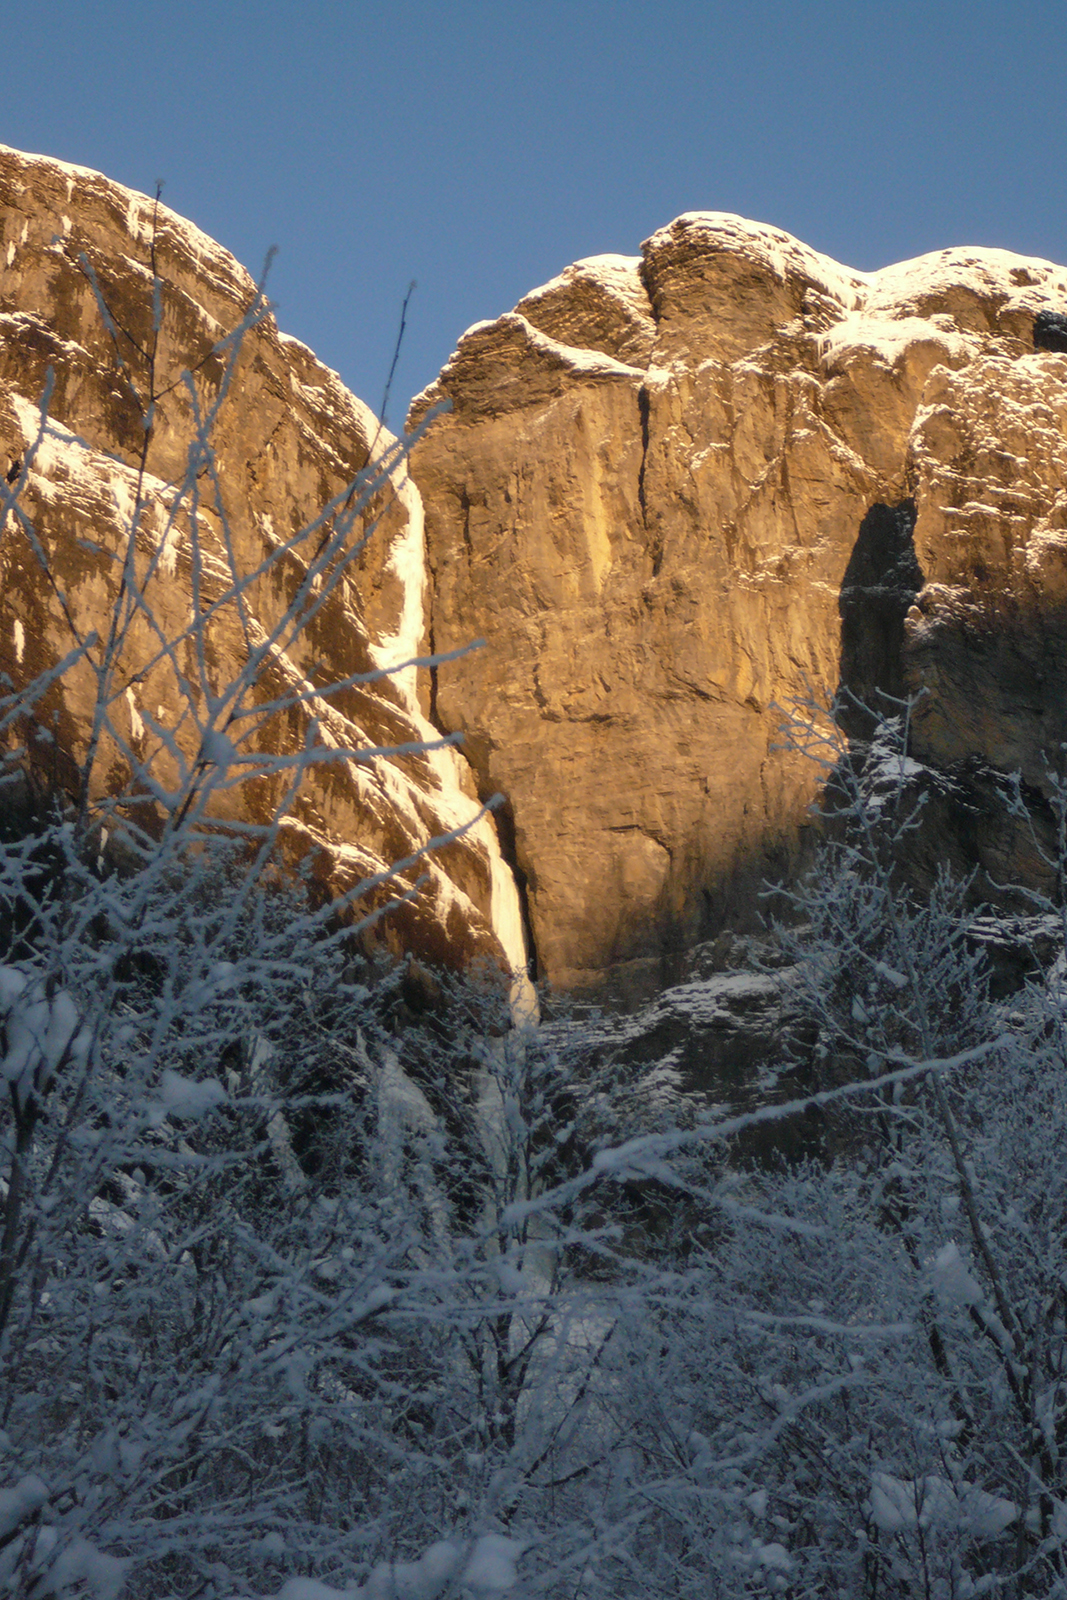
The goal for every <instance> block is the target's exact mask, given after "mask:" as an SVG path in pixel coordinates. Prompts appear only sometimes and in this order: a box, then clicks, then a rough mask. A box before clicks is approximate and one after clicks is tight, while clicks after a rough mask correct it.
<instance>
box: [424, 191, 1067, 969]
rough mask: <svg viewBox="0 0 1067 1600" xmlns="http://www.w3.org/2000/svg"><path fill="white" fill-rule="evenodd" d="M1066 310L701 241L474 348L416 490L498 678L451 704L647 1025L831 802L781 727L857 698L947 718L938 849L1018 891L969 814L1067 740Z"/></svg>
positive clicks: (558, 905)
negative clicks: (677, 967) (898, 703)
mask: <svg viewBox="0 0 1067 1600" xmlns="http://www.w3.org/2000/svg"><path fill="white" fill-rule="evenodd" d="M1064 311H1067V270H1065V269H1063V268H1061V267H1057V266H1054V265H1051V264H1050V263H1048V262H1044V261H1031V260H1024V259H1022V258H1020V257H1017V256H1014V255H1011V254H1009V253H1007V252H1004V251H998V250H986V249H958V250H945V251H941V252H939V253H937V254H934V255H930V256H925V257H922V258H920V259H919V260H916V261H911V262H905V263H903V264H901V265H898V266H893V267H888V268H886V269H884V270H883V271H880V272H876V273H870V274H865V273H861V272H855V271H852V270H851V269H849V268H847V267H843V266H840V265H838V263H836V262H834V261H831V260H828V259H827V258H826V257H824V256H820V255H818V254H816V253H815V252H814V251H812V250H810V249H808V248H806V247H805V246H804V245H802V244H800V243H798V242H797V241H796V240H795V239H792V238H790V237H789V236H788V235H786V234H783V233H780V232H778V231H776V230H774V229H772V228H767V227H762V226H760V225H758V224H754V223H750V222H745V221H743V220H742V219H740V218H738V217H734V216H727V215H721V214H693V215H687V216H683V217H680V218H679V219H678V220H677V221H676V222H674V223H672V224H671V225H670V226H669V227H667V228H664V229H663V230H662V231H660V232H659V233H657V234H655V235H654V236H653V237H652V238H651V239H650V240H648V241H647V243H646V244H645V245H644V247H643V253H642V255H641V257H640V258H633V259H630V258H623V257H616V256H604V257H595V258H593V259H591V260H589V261H583V262H579V263H577V264H576V265H575V266H572V267H569V268H568V269H567V270H566V271H565V272H564V273H563V274H562V276H561V277H559V278H558V279H556V280H554V281H553V282H552V283H550V284H548V285H547V286H545V287H544V288H542V289H539V290H536V291H535V292H533V293H531V294H530V295H528V296H527V297H526V298H525V299H524V300H523V301H521V302H520V304H519V305H518V306H517V307H516V309H515V311H514V312H512V313H509V314H508V315H506V316H503V317H501V318H499V319H498V320H497V321H495V322H487V323H481V324H478V325H477V326H475V327H474V328H472V329H471V330H470V331H469V332H468V333H467V334H465V335H464V337H463V338H462V340H461V341H460V343H459V346H458V349H457V350H456V353H455V355H454V356H453V357H452V359H451V361H450V362H449V363H448V365H447V366H446V368H445V369H444V371H443V372H442V374H441V377H440V379H439V381H438V382H437V384H435V385H434V386H433V387H432V388H431V389H430V390H429V391H427V392H426V393H425V394H424V395H423V396H421V397H420V398H419V399H418V400H417V401H416V402H415V404H414V406H413V409H412V413H411V421H412V423H417V422H419V420H420V419H421V418H422V417H424V416H425V414H426V412H427V409H428V407H430V406H431V405H432V404H434V403H435V402H437V401H439V400H440V399H442V398H447V399H448V400H450V401H451V412H450V414H449V415H447V416H445V417H442V418H441V419H440V420H438V421H437V422H435V423H434V425H433V426H432V428H431V429H430V431H429V433H428V434H427V436H426V438H425V439H424V440H422V441H421V442H420V443H419V444H418V446H417V448H416V450H415V454H414V458H413V474H414V476H415V478H416V481H417V482H418V485H419V487H420V490H421V492H422V495H423V499H424V502H425V505H426V527H427V547H428V556H429V564H430V572H431V583H432V601H431V608H430V613H429V617H430V627H429V635H428V637H429V639H430V641H431V643H432V646H433V647H434V648H435V649H437V650H448V649H451V648H452V647H453V646H454V645H456V644H458V643H460V642H461V641H462V640H463V639H464V638H466V637H469V636H470V634H471V633H477V634H479V635H484V636H485V637H486V639H487V640H488V648H487V649H486V650H485V651H483V652H481V653H480V654H479V655H478V656H477V657H476V658H473V659H472V660H471V661H470V663H469V664H468V665H467V667H466V668H465V670H464V671H463V672H462V673H457V674H452V675H451V676H449V677H448V678H447V680H446V679H443V678H442V680H441V682H440V683H438V684H437V686H436V692H435V695H434V701H433V705H432V707H431V708H430V709H431V713H432V715H433V717H434V719H435V720H436V722H437V724H438V725H439V726H440V727H442V728H447V729H450V730H451V729H462V730H464V732H465V733H466V735H467V749H468V753H469V754H470V756H471V759H472V761H473V763H474V766H475V769H476V772H477V776H478V782H479V786H480V788H481V789H482V790H483V792H489V791H491V790H494V789H500V790H502V791H503V792H504V793H505V794H506V795H507V797H508V802H509V815H508V819H507V821H508V825H509V827H510V830H511V835H512V841H511V848H512V850H513V854H514V859H515V862H516V866H517V869H518V871H519V874H520V876H521V880H522V881H523V883H524V886H525V893H526V898H527V905H528V914H529V919H530V925H531V928H532V934H533V940H534V943H535V946H536V952H537V958H538V961H539V964H540V969H541V971H542V972H544V973H546V974H547V975H548V977H549V978H551V979H552V980H553V981H555V982H556V983H559V984H563V985H565V986H570V987H579V986H596V987H599V988H601V989H603V988H605V987H607V988H608V989H611V988H612V987H614V988H615V989H616V990H617V991H621V992H622V993H624V994H627V995H629V996H630V997H633V996H634V995H636V994H639V993H640V992H641V991H642V990H644V991H646V992H647V991H648V990H649V989H654V988H655V987H657V986H658V985H659V984H661V983H662V982H663V981H664V980H665V978H669V977H670V975H671V972H672V965H673V959H674V957H675V955H676V953H677V952H678V951H679V950H683V949H685V948H686V947H688V946H691V945H692V944H693V943H694V942H695V941H697V940H699V939H701V938H703V937H707V936H708V935H709V934H711V933H712V932H714V931H715V930H716V929H718V928H720V927H722V926H723V925H726V924H729V925H732V926H733V927H735V928H740V929H744V928H745V927H747V926H752V925H753V924H754V923H755V921H756V920H757V917H758V900H757V895H758V890H759V886H760V884H761V882H762V881H763V880H764V879H766V878H768V877H775V876H778V875H780V874H781V872H782V871H783V870H785V869H787V868H788V866H789V864H790V862H791V861H793V860H795V859H796V855H797V852H798V850H800V849H801V848H802V843H803V834H804V829H805V824H806V817H807V808H808V807H809V805H810V803H811V801H812V800H813V798H814V796H815V794H816V791H817V786H818V782H819V773H818V771H817V770H816V769H815V768H814V767H813V766H812V765H811V764H810V763H809V762H808V761H806V760H805V759H804V758H803V757H802V756H800V755H798V754H797V753H796V752H795V751H793V750H789V749H783V748H781V744H780V739H779V727H780V724H781V721H782V713H781V710H780V708H781V707H783V706H787V705H789V704H790V703H791V702H793V701H796V700H804V699H805V698H808V697H814V698H815V699H816V700H821V701H822V702H823V703H824V704H825V702H826V700H827V698H828V697H831V696H834V695H835V694H837V693H838V691H839V690H841V689H845V690H848V691H850V692H851V693H852V694H853V695H854V696H856V697H857V698H858V699H860V700H862V701H866V702H868V703H879V702H880V703H881V704H882V705H885V704H886V703H887V702H885V701H884V700H881V701H880V697H881V696H883V695H891V696H901V695H903V694H905V693H908V694H914V693H916V692H918V691H919V690H922V691H924V692H923V695H922V698H921V699H920V701H919V702H918V705H917V708H916V712H915V718H914V727H913V733H912V750H913V753H914V755H915V756H916V757H917V758H918V760H919V761H921V762H923V763H927V764H929V765H930V766H932V767H934V768H937V769H939V770H941V771H942V772H943V773H945V774H947V775H948V776H949V777H950V778H951V782H952V784H953V785H954V786H955V787H954V789H953V791H952V792H953V794H954V795H955V796H956V800H957V801H958V802H959V803H955V802H953V803H950V804H948V805H947V806H945V807H943V808H942V811H941V813H940V822H939V828H940V833H939V835H938V838H937V839H936V840H935V841H934V844H933V846H932V848H933V850H934V853H935V854H936V853H937V852H938V851H943V853H944V854H945V856H946V857H947V858H950V859H952V860H953V861H954V863H955V864H957V865H961V866H967V865H969V864H972V863H974V862H976V861H977V862H978V863H979V864H981V865H984V866H986V867H988V868H989V870H990V872H991V873H992V874H993V875H994V876H995V875H998V874H999V875H1000V876H1003V874H1004V873H1005V872H1008V871H1013V870H1016V869H1017V868H1018V867H1019V857H1020V853H1022V854H1023V855H1025V852H1026V849H1027V844H1026V839H1025V838H1024V837H1023V835H1021V834H1020V833H1019V831H1018V830H1015V831H1014V832H1012V830H1011V829H1010V828H1009V829H1007V831H1005V829H1004V828H997V827H993V826H989V827H984V826H976V825H975V822H974V818H975V817H976V816H977V815H979V813H980V811H981V806H982V797H983V795H984V794H985V793H986V791H988V789H989V786H990V784H991V783H992V784H993V785H994V787H995V783H996V774H997V773H998V772H1002V771H1010V770H1013V769H1021V770H1022V772H1023V774H1024V778H1025V779H1026V781H1027V783H1028V784H1029V785H1030V786H1031V788H1032V791H1033V792H1034V793H1035V794H1036V795H1037V796H1038V797H1040V794H1041V791H1042V790H1043V789H1047V785H1048V774H1047V771H1046V767H1045V758H1046V755H1047V754H1050V753H1053V752H1055V751H1056V749H1057V747H1058V745H1059V744H1060V743H1061V742H1062V741H1063V740H1064V739H1065V738H1067V709H1065V708H1067V696H1065V693H1064V690H1065V689H1067V681H1065V674H1067V653H1065V649H1064V646H1065V644H1067V609H1065V601H1067V321H1065V319H1064V316H1063V313H1064ZM854 721H855V731H857V732H862V724H863V718H862V716H861V715H860V714H859V713H858V712H857V713H854ZM983 786H984V787H983ZM972 801H973V803H972ZM1025 831H1026V830H1023V834H1025ZM1029 865H1030V866H1031V867H1033V866H1034V863H1033V861H1031V862H1030V863H1029ZM1024 866H1025V863H1024Z"/></svg>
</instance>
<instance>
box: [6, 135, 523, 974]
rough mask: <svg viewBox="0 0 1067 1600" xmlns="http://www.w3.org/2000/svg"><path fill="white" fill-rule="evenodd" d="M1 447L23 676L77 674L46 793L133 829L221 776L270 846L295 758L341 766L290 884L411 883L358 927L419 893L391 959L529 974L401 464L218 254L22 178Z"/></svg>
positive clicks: (69, 176) (21, 165) (131, 212)
mask: <svg viewBox="0 0 1067 1600" xmlns="http://www.w3.org/2000/svg"><path fill="white" fill-rule="evenodd" d="M235 330H243V331H242V332H241V333H240V336H239V338H236V339H235V338H233V337H232V335H233V334H234V331H235ZM0 447H2V451H3V453H2V454H0V469H2V470H3V471H4V472H5V473H6V478H7V491H6V492H7V497H8V504H7V507H6V514H5V524H4V531H3V539H2V541H0V567H2V587H0V671H2V672H4V673H6V675H7V680H8V681H9V683H11V684H13V685H14V686H15V687H16V689H18V688H19V686H21V685H23V684H27V683H30V682H32V681H34V680H38V681H41V679H42V675H47V674H49V673H50V672H51V673H54V679H53V681H51V683H50V684H48V685H47V686H46V687H45V689H44V690H43V692H42V693H41V694H40V695H39V696H38V698H37V701H36V703H35V706H34V707H33V711H32V715H30V716H29V717H24V718H22V719H21V721H20V723H19V725H18V727H17V728H16V727H14V726H13V725H12V726H8V728H7V733H8V735H9V738H11V737H13V738H17V739H22V740H24V741H25V743H26V748H27V751H28V754H27V757H26V759H27V761H28V762H29V763H30V765H31V766H33V765H36V767H37V769H38V772H39V773H40V774H42V775H43V776H44V777H45V779H46V781H47V782H48V783H50V784H51V785H53V786H56V785H58V787H59V788H60V789H66V790H67V791H68V793H70V792H72V791H73V790H74V789H75V788H77V786H78V784H79V783H82V785H83V786H84V784H85V783H86V782H87V783H88V785H89V787H90V789H91V791H92V793H91V796H90V798H94V799H98V798H100V797H101V796H103V795H105V794H110V795H112V796H114V795H122V794H129V795H131V796H132V797H134V799H135V798H136V796H137V793H138V791H140V792H142V793H143V792H144V790H145V788H146V787H147V788H149V789H152V787H153V786H158V789H159V792H161V793H164V792H172V791H174V790H175V788H176V786H177V785H178V784H179V782H180V781H181V779H182V774H183V773H184V774H185V775H186V776H187V775H188V773H189V771H190V770H191V768H192V767H193V766H195V763H196V762H197V760H198V759H203V760H204V761H206V762H207V763H212V762H215V763H218V762H219V760H220V759H221V756H224V757H225V760H224V761H223V763H222V764H223V767H224V769H227V768H228V769H229V777H227V772H226V771H225V770H224V772H223V777H224V778H226V779H227V781H222V782H216V783H215V789H214V793H213V795H212V799H211V808H210V814H211V815H212V816H236V817H237V818H238V819H242V818H243V819H244V820H245V821H252V822H260V823H263V822H265V821H267V820H269V819H270V817H271V816H273V815H274V812H275V810H276V808H277V807H278V805H279V804H280V803H281V802H282V798H283V796H284V793H285V789H286V785H287V784H288V783H289V782H290V781H291V773H290V772H289V771H287V770H286V768H285V762H284V759H283V758H284V757H286V756H287V755H290V756H291V755H292V754H293V753H294V752H298V751H300V750H301V749H303V748H305V747H306V746H308V745H309V744H311V745H315V746H316V748H317V749H318V750H319V752H320V755H321V759H315V760H312V761H310V762H309V763H308V765H307V767H306V769H305V771H304V772H303V775H302V778H301V781H300V782H299V784H298V786H297V787H296V791H295V793H294V794H293V795H292V796H291V800H290V802H289V803H288V804H287V805H284V806H283V809H284V812H285V820H284V827H283V830H282V839H283V843H284V844H285V847H286V851H287V854H288V855H289V857H290V858H294V859H295V858H296V857H307V856H308V855H309V853H310V856H311V858H312V859H313V861H314V864H315V865H314V870H315V874H316V876H317V877H318V878H319V879H320V880H321V883H322V887H323V889H324V890H325V892H327V893H329V894H331V895H332V894H337V893H344V892H346V891H349V890H351V889H352V888H353V886H354V885H357V884H359V883H361V882H363V881H364V880H368V879H375V878H378V877H380V876H381V875H383V874H385V873H387V872H388V871H389V869H390V868H391V867H392V866H393V865H394V864H395V863H397V862H405V861H408V862H409V865H408V866H407V867H406V868H405V869H404V870H403V871H402V872H401V873H400V875H399V877H398V878H397V879H393V880H391V881H390V882H388V883H386V884H384V885H383V886H381V888H380V890H379V892H378V893H377V894H376V895H372V896H371V897H370V900H369V901H368V900H364V901H363V902H361V903H362V904H363V905H364V906H366V905H367V904H368V903H374V902H375V900H377V901H378V902H380V901H381V900H382V899H383V898H389V897H390V896H392V895H394V894H395V892H396V890H397V889H398V888H399V889H400V890H405V891H407V894H408V898H407V901H406V903H405V904H404V905H403V906H402V907H401V908H400V910H399V912H398V914H397V915H395V916H390V917H389V918H387V919H385V920H384V921H383V922H382V923H381V924H380V925H379V933H380V935H381V936H382V937H384V938H385V939H386V941H387V942H388V943H391V944H392V945H393V946H394V947H395V948H400V947H404V948H408V949H415V950H418V951H419V952H420V953H421V954H422V955H424V956H426V957H429V958H431V959H437V960H448V961H450V962H457V961H463V960H465V959H470V958H471V957H473V956H476V955H482V956H486V957H489V958H491V959H494V960H496V961H499V962H501V963H502V964H504V965H506V966H509V967H517V968H521V967H522V966H523V964H524V959H525V956H524V949H523V943H522V930H521V923H520V920H519V914H518V902H517V898H516V894H515V887H514V881H513V879H512V877H511V874H510V872H509V870H508V868H507V867H506V866H505V864H504V863H503V861H502V859H501V856H500V852H499V849H498V846H497V838H496V832H495V828H494V825H493V823H492V821H491V820H490V819H489V818H484V817H483V818H482V819H481V820H478V813H479V806H478V803H477V801H476V799H475V797H474V794H473V785H472V783H471V780H470V777H469V773H468V772H467V769H466V767H465V764H464V763H463V762H462V760H461V758H460V757H458V755H457V754H456V752H455V751H454V750H451V749H437V750H433V749H431V750H425V749H421V748H420V746H422V745H424V744H425V743H426V742H427V741H430V742H435V741H436V742H438V743H439V739H438V735H437V734H436V732H435V730H434V729H433V728H432V727H431V726H430V725H429V724H428V723H427V722H426V720H425V719H424V717H423V716H422V713H421V711H420V708H419V702H418V689H417V676H418V672H417V669H416V668H415V667H414V666H411V665H408V666H404V665H403V663H410V662H412V661H413V660H414V658H415V657H417V656H418V654H419V650H420V644H421V639H422V636H423V634H424V632H425V623H424V617H423V591H424V586H425V564H424V549H423V533H422V513H421V505H420V502H419V497H418V495H417V493H416V492H415V491H414V489H413V488H412V486H411V484H410V481H409V480H408V478H407V475H406V468H405V465H404V462H403V458H402V455H401V454H400V453H399V452H398V451H397V450H396V448H395V443H394V441H391V440H390V439H389V438H388V436H386V435H384V434H383V433H382V431H381V429H380V428H379V427H378V425H377V423H376V421H375V419H374V417H373V415H372V414H371V413H370V412H369V411H368V409H367V408H366V407H365V406H364V405H362V404H361V403H360V402H359V401H358V400H356V399H354V398H353V396H352V395H351V394H349V393H348V391H347V390H346V389H345V388H344V386H343V385H342V384H341V383H340V381H339V380H338V378H337V376H336V374H334V373H332V372H330V371H328V370H327V369H326V368H325V367H323V366H322V365H321V364H320V363H319V362H318V361H317V360H316V359H315V357H314V356H313V355H312V354H311V352H310V351H309V350H307V349H306V348H305V347H304V346H303V345H301V344H299V343H297V342H296V341H295V340H292V339H288V338H286V337H284V336H283V335H281V334H279V332H278V330H277V327H276V325H275V323H274V320H273V318H272V317H271V316H270V315H269V314H268V313H267V309H266V308H265V306H264V303H263V301H262V296H260V295H259V293H258V290H257V286H256V284H255V283H254V281H253V280H252V279H251V278H250V277H249V275H248V273H247V272H245V271H244V269H243V268H241V267H240V266H239V265H238V264H237V262H236V261H234V260H233V258H232V257H231V256H229V255H228V254H227V253H226V252H225V251H224V250H222V249H220V248H219V246H218V245H216V244H214V243H213V242H212V241H211V240H210V239H208V238H206V237H205V236H204V235H203V234H202V233H200V232H199V231H198V230H197V229H196V228H195V227H193V226H192V225H190V224H189V223H187V222H184V221H183V220H182V219H181V218H179V217H177V216H175V215H174V214H173V213H172V212H170V211H169V210H168V209H167V208H166V207H164V206H162V205H160V204H158V203H156V202H154V201H152V200H149V199H147V198H146V197H145V196H143V195H138V194H135V193H132V192H131V191H129V190H127V189H124V188H122V187H120V186H119V185H117V184H114V183H111V182H110V181H108V180H107V179H106V178H103V177H101V176H100V175H99V174H96V173H93V172H88V171H85V170H83V169H81V168H75V167H69V166H65V165H62V164H60V163H58V162H54V161H49V160H46V159H43V158H40V157H29V156H23V155H20V154H18V153H17V152H15V151H12V150H8V149H3V148H0ZM372 457H373V458H374V459H377V460H379V461H380V460H383V459H384V460H385V461H386V462H387V465H388V466H389V470H387V471H385V472H382V471H378V472H377V473H376V471H375V469H374V468H373V466H370V465H369V463H370V462H371V460H372ZM12 498H13V503H12ZM94 636H95V637H94ZM105 652H107V654H106V659H105ZM68 656H69V657H71V659H70V661H69V663H68V665H67V666H66V668H65V669H64V670H63V671H62V672H59V671H58V670H57V668H58V664H59V663H61V662H63V661H64V660H65V659H66V658H67V657H68ZM382 669H396V670H387V671H384V675H382ZM376 674H378V675H376ZM242 683H243V684H244V691H243V695H242V698H241V705H242V707H243V711H242V715H241V717H240V719H239V720H238V721H232V720H227V717H228V712H227V705H228V704H229V702H228V700H227V696H231V695H232V692H233V687H234V686H235V685H241V684H242ZM338 684H340V685H342V687H341V688H340V690H338V689H337V685H338ZM331 686H332V687H331ZM233 704H234V705H236V704H237V701H236V699H234V700H233ZM94 725H95V726H97V727H98V728H99V729H100V730H101V731H100V739H99V743H98V745H97V746H96V747H95V755H93V754H92V751H93V749H94V746H93V738H94V735H93V729H94ZM344 750H352V751H356V752H360V755H359V756H358V757H357V758H355V759H343V758H340V757H338V756H337V752H340V751H344ZM272 761H275V762H276V766H277V776H276V777H272V776H271V771H272V768H271V763H272ZM242 767H246V768H248V769H250V770H251V772H252V774H253V780H254V781H249V782H239V781H236V780H238V779H240V778H241V774H242ZM231 778H232V779H233V780H234V781H229V780H230V779H231ZM132 806H133V801H132V800H131V810H132ZM140 814H141V816H142V818H143V807H142V811H141V813H140ZM441 836H451V842H447V843H445V844H444V845H442V846H441V847H440V848H438V849H436V850H435V851H433V852H432V853H431V854H430V855H429V856H428V857H427V856H424V855H422V852H423V850H424V847H425V845H426V844H427V842H428V841H429V840H431V839H434V838H439V837H441ZM415 858H418V859H417V860H416V859H415ZM417 880H418V881H417Z"/></svg>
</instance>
